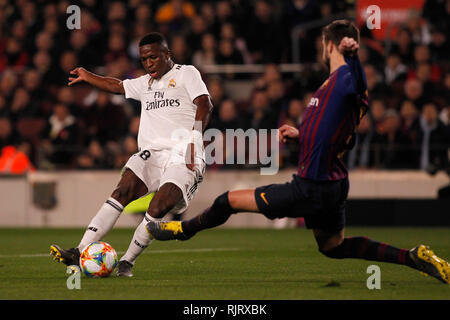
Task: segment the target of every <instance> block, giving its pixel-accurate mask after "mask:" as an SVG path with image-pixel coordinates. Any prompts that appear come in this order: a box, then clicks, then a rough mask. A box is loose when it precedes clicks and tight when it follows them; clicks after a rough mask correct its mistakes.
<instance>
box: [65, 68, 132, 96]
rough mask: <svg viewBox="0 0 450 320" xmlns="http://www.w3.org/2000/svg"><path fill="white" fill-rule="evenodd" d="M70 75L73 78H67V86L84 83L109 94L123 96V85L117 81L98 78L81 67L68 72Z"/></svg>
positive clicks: (110, 78)
mask: <svg viewBox="0 0 450 320" xmlns="http://www.w3.org/2000/svg"><path fill="white" fill-rule="evenodd" d="M70 74H71V75H73V76H72V77H69V83H68V85H69V86H71V85H73V84H75V83H79V82H82V81H85V82H87V83H89V84H90V85H92V86H94V87H96V88H98V89H100V90H104V91H107V92H111V93H121V94H125V89H124V88H123V83H122V81H121V80H119V79H116V78H112V77H103V76H99V75H97V74H95V73H92V72H89V71H87V70H86V69H85V68H81V67H79V68H75V69H73V70H72V71H70Z"/></svg>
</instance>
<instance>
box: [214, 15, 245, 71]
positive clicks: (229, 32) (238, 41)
mask: <svg viewBox="0 0 450 320" xmlns="http://www.w3.org/2000/svg"><path fill="white" fill-rule="evenodd" d="M220 38H221V39H222V40H229V41H230V42H231V43H232V44H233V46H234V47H235V48H236V49H237V50H238V51H239V52H240V54H241V56H242V58H243V62H244V63H248V64H250V63H252V62H253V60H252V57H251V55H250V53H249V52H248V49H247V43H246V42H245V40H244V38H241V37H238V36H237V35H236V31H235V27H234V25H233V24H232V23H229V22H227V23H224V24H222V28H221V29H220Z"/></svg>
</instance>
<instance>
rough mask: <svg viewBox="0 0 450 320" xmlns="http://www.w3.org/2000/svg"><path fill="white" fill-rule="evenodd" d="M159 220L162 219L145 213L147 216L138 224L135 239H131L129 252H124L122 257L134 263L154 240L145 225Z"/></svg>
mask: <svg viewBox="0 0 450 320" xmlns="http://www.w3.org/2000/svg"><path fill="white" fill-rule="evenodd" d="M150 220H153V221H159V220H161V219H155V218H153V217H151V216H149V215H148V214H145V218H144V219H143V220H142V222H141V223H140V224H139V225H138V227H137V228H136V231H135V232H134V235H133V239H132V240H131V243H130V245H129V247H128V250H127V252H126V253H125V254H124V256H123V257H122V258H121V259H120V261H122V260H126V261H128V262H130V263H131V264H133V265H134V262H135V261H136V258H137V257H138V256H139V255H140V254H141V253H142V252H143V251H144V249H145V248H147V247H148V245H149V244H150V243H151V242H152V241H153V239H152V238H150V235H149V234H148V232H147V229H146V228H145V225H146V224H147V223H148V222H149V221H150Z"/></svg>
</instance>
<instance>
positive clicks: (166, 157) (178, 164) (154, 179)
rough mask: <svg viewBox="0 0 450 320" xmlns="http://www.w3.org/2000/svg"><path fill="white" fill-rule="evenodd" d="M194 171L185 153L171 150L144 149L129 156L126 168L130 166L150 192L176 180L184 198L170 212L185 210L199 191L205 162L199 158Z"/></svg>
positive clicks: (175, 182) (178, 212)
mask: <svg viewBox="0 0 450 320" xmlns="http://www.w3.org/2000/svg"><path fill="white" fill-rule="evenodd" d="M195 163H196V165H195V170H194V171H192V170H189V169H188V168H187V167H186V163H185V160H184V156H181V155H180V154H176V153H175V152H172V150H168V149H163V150H152V149H144V150H141V151H139V152H137V153H135V154H134V155H132V156H131V157H130V159H128V161H127V163H126V165H125V167H126V168H129V169H130V170H131V171H133V172H134V174H135V175H136V176H137V177H138V178H139V179H141V180H142V181H143V182H144V183H145V185H146V186H147V189H148V193H147V194H149V193H152V192H156V191H158V190H159V188H160V187H161V186H162V185H164V184H165V183H173V184H175V185H176V186H177V187H178V188H180V190H181V192H182V193H183V199H182V200H180V202H179V203H177V204H176V205H175V207H174V208H172V210H171V211H170V212H169V213H172V214H180V213H183V212H184V211H185V210H186V208H187V207H188V205H189V202H190V201H191V200H192V199H193V197H194V195H195V193H196V192H197V188H198V185H199V184H200V183H201V182H202V180H203V175H204V172H205V167H206V164H205V161H204V159H200V158H198V157H196V160H195Z"/></svg>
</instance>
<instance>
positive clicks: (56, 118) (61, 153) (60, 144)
mask: <svg viewBox="0 0 450 320" xmlns="http://www.w3.org/2000/svg"><path fill="white" fill-rule="evenodd" d="M78 137H79V136H78V126H77V124H76V121H75V117H73V116H72V115H71V114H70V113H69V109H68V107H67V106H66V105H64V104H56V105H55V107H54V109H53V114H52V115H51V116H50V118H49V119H48V123H47V125H46V127H45V128H44V129H43V131H42V133H41V139H42V147H43V152H44V156H45V158H46V159H47V160H48V161H49V162H50V164H51V165H56V166H57V167H62V166H64V167H68V166H70V165H71V164H72V163H71V162H72V160H73V156H74V154H75V153H76V151H77V150H76V147H77V145H78Z"/></svg>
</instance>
